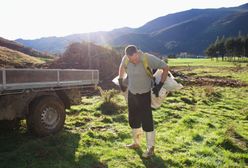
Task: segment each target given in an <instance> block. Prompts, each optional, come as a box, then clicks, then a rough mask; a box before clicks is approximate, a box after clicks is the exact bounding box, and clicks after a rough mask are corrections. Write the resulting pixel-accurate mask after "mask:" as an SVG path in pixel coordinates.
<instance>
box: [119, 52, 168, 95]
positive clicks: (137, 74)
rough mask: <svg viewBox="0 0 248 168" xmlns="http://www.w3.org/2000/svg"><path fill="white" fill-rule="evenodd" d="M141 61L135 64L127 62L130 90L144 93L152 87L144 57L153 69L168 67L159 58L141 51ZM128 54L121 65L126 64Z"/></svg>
mask: <svg viewBox="0 0 248 168" xmlns="http://www.w3.org/2000/svg"><path fill="white" fill-rule="evenodd" d="M140 53H141V54H140V59H141V60H140V61H139V63H138V64H133V63H131V62H128V64H127V76H128V90H129V91H130V92H131V93H133V94H137V93H138V94H142V93H147V92H149V91H150V90H151V88H152V83H153V81H152V79H151V77H149V76H148V75H147V73H146V70H145V67H144V64H143V60H144V57H145V56H146V57H147V62H148V66H149V67H150V68H151V69H162V68H164V67H166V66H167V65H166V63H165V62H164V61H162V60H160V59H159V58H157V57H155V56H154V55H151V54H148V53H146V54H144V53H142V52H140ZM126 57H127V56H124V57H123V58H122V61H121V65H124V66H125V59H128V58H126Z"/></svg>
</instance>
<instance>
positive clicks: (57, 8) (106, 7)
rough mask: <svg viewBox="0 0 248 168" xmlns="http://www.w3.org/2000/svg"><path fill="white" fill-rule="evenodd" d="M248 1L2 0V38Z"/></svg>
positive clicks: (132, 22) (131, 23) (103, 26)
mask: <svg viewBox="0 0 248 168" xmlns="http://www.w3.org/2000/svg"><path fill="white" fill-rule="evenodd" d="M245 3H248V1H247V0H0V23H1V24H0V37H3V38H7V39H10V40H15V39H17V38H23V39H36V38H41V37H49V36H58V37H60V36H66V35H70V34H77V33H87V32H95V31H110V30H113V29H116V28H121V27H131V28H136V27H140V26H142V25H144V24H145V23H147V22H149V21H151V20H153V19H156V18H158V17H160V16H165V15H167V14H170V13H176V12H180V11H184V10H189V9H192V8H197V9H205V8H220V7H234V6H239V5H242V4H245Z"/></svg>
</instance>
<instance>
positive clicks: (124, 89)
mask: <svg viewBox="0 0 248 168" xmlns="http://www.w3.org/2000/svg"><path fill="white" fill-rule="evenodd" d="M124 59H125V58H123V59H122V62H121V64H120V66H119V78H118V81H119V86H120V89H121V91H122V92H125V91H126V90H127V87H126V86H124V85H123V78H124V75H125V73H126V72H125V67H124Z"/></svg>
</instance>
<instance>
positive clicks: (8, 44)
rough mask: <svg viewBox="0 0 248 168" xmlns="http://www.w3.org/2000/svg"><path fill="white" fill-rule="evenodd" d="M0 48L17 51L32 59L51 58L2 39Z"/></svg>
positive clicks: (48, 55) (0, 39)
mask: <svg viewBox="0 0 248 168" xmlns="http://www.w3.org/2000/svg"><path fill="white" fill-rule="evenodd" d="M0 46H2V47H6V48H9V49H12V50H16V51H19V52H22V53H24V54H27V55H30V56H33V57H41V58H52V57H53V56H52V55H51V54H45V53H41V52H39V51H37V50H34V49H32V48H30V47H26V46H24V45H22V44H21V43H17V42H15V41H11V40H7V39H4V38H2V37H0Z"/></svg>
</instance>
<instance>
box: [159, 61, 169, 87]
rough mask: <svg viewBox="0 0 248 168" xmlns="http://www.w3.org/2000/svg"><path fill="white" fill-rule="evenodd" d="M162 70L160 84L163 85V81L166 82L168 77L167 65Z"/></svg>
mask: <svg viewBox="0 0 248 168" xmlns="http://www.w3.org/2000/svg"><path fill="white" fill-rule="evenodd" d="M162 70H163V73H162V76H161V81H160V82H162V83H164V81H165V80H166V78H167V76H168V72H169V67H168V65H166V66H165V67H164V68H163V69H162Z"/></svg>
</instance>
